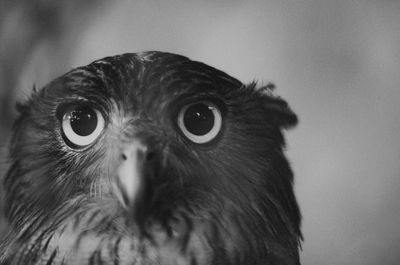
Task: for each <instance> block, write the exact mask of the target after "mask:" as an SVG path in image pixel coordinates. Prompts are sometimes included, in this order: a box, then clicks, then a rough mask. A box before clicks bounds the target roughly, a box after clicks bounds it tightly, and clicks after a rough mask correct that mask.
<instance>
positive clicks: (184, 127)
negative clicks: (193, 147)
mask: <svg viewBox="0 0 400 265" xmlns="http://www.w3.org/2000/svg"><path fill="white" fill-rule="evenodd" d="M221 125H222V116H221V111H220V110H219V108H218V107H217V106H216V105H215V104H214V103H212V102H210V101H200V102H195V103H191V104H188V105H186V106H184V107H183V108H182V109H181V110H180V112H179V114H178V126H179V128H180V129H181V131H182V133H183V134H184V135H185V136H186V137H187V138H189V139H190V140H191V141H192V142H195V143H198V144H203V143H207V142H209V141H211V140H212V139H214V138H215V137H216V136H217V135H218V133H219V131H220V130H221Z"/></svg>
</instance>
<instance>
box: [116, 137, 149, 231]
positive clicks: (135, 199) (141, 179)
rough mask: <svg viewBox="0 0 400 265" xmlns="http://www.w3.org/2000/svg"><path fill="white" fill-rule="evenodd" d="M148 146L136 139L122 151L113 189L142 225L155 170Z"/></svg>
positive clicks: (123, 204)
mask: <svg viewBox="0 0 400 265" xmlns="http://www.w3.org/2000/svg"><path fill="white" fill-rule="evenodd" d="M150 158H151V156H150V155H149V150H148V147H147V146H146V145H144V144H142V143H141V142H140V141H138V140H135V141H133V142H131V143H130V144H128V145H127V146H126V147H125V148H124V149H123V150H122V152H121V164H120V165H119V167H118V169H117V175H116V178H115V181H114V182H113V184H114V185H113V190H114V193H115V195H116V196H117V198H118V200H119V201H120V203H121V205H122V206H123V207H124V208H125V209H127V211H128V213H129V215H130V216H131V217H133V219H134V220H135V221H136V222H137V223H138V225H140V224H141V223H142V222H141V221H142V220H143V218H144V216H145V212H146V210H147V209H146V208H147V203H146V202H147V201H148V198H149V196H151V194H149V193H150V191H149V188H150V187H149V185H150V184H149V182H150V178H152V176H151V175H150V174H151V172H154V170H153V166H154V165H152V163H150V162H151V161H150V160H151V159H150Z"/></svg>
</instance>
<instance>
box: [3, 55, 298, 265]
mask: <svg viewBox="0 0 400 265" xmlns="http://www.w3.org/2000/svg"><path fill="white" fill-rule="evenodd" d="M19 109H20V112H21V117H20V118H19V120H18V121H17V122H16V125H15V133H14V137H13V142H12V147H11V159H12V161H13V165H12V166H11V168H10V170H9V172H8V175H7V177H6V179H5V186H6V190H7V205H8V208H7V215H8V218H9V220H10V222H11V224H12V226H13V227H14V229H15V230H17V231H18V230H21V229H23V228H24V227H25V226H26V223H31V222H32V221H31V220H32V217H34V216H47V218H49V216H57V215H61V214H60V213H61V212H62V213H64V214H65V211H64V210H65V208H67V207H69V208H71V209H73V210H75V211H79V209H82V208H85V207H86V208H90V207H91V205H95V207H96V209H99V212H100V215H102V216H104V220H107V222H110V227H111V226H113V225H114V226H117V225H115V224H116V223H118V227H121V226H122V227H123V229H122V230H123V231H124V233H132V237H134V236H136V235H140V236H141V237H149V238H155V240H156V241H157V238H158V237H159V235H160V232H159V231H160V229H161V230H162V231H164V232H165V234H166V235H167V236H170V237H173V236H176V238H177V242H178V243H177V244H178V245H179V244H181V245H182V244H189V245H190V244H195V243H193V242H194V241H193V240H192V241H193V242H192V241H191V235H192V234H195V235H197V237H196V238H202V239H203V241H202V242H206V243H202V244H201V245H202V246H205V245H207V248H213V247H217V248H224V249H225V251H226V253H222V252H221V253H222V254H220V256H218V255H216V256H215V257H214V259H216V260H217V259H218V258H220V259H223V258H224V257H225V256H229V255H236V254H233V253H245V252H246V251H251V250H254V249H259V248H260V247H259V246H260V245H263V246H264V247H263V248H265V250H263V251H261V252H260V253H259V252H256V253H258V254H254V257H255V258H254V259H261V258H262V257H263V255H264V256H265V255H266V254H265V253H267V252H268V251H270V252H271V249H273V247H271V246H272V245H273V244H275V243H276V242H277V243H276V244H277V246H278V247H276V249H277V250H276V251H275V250H274V251H275V252H276V253H275V252H274V251H272V252H274V253H275V254H274V255H275V256H274V255H272V256H271V255H270V256H271V260H272V259H275V258H276V257H278V256H283V254H282V255H281V254H280V253H279V249H280V248H285V247H289V248H291V253H290V255H289V258H287V259H288V260H295V259H296V256H297V246H298V241H299V238H300V230H299V220H300V217H299V211H298V207H297V204H296V200H295V198H294V195H293V190H292V173H291V171H290V168H289V166H288V163H287V161H286V159H285V157H284V155H283V153H282V147H283V145H284V140H283V136H282V132H281V130H282V128H287V127H290V126H292V125H294V124H295V123H296V121H297V119H296V116H295V114H294V113H293V112H292V111H291V110H290V109H289V107H288V106H287V104H286V102H285V101H283V100H282V99H280V98H278V97H275V96H273V95H272V93H271V89H269V88H267V87H257V86H256V85H255V84H250V85H243V84H242V83H241V82H239V81H238V80H236V79H234V78H232V77H230V76H228V75H227V74H225V73H223V72H221V71H219V70H216V69H214V68H212V67H210V66H207V65H205V64H202V63H199V62H194V61H191V60H189V59H188V58H186V57H182V56H178V55H173V54H167V53H160V52H147V53H141V54H124V55H120V56H115V57H108V58H104V59H102V60H98V61H95V62H94V63H92V64H90V65H88V66H85V67H80V68H77V69H74V70H72V71H70V72H69V73H67V74H65V75H64V76H62V77H60V78H58V79H56V80H54V81H53V82H51V83H50V84H48V85H47V86H45V87H44V88H43V89H42V90H40V91H39V92H37V93H35V94H33V95H32V97H31V98H30V99H29V100H28V101H27V103H25V104H23V105H20V107H19ZM73 210H71V211H73ZM71 214H72V213H71ZM64 217H65V215H64ZM39 219H41V218H39V217H38V220H39ZM116 220H118V222H117V221H116ZM38 222H39V221H38ZM43 222H44V221H43ZM60 222H62V221H60ZM38 226H39V224H38V225H37V226H31V227H32V231H31V232H30V234H34V233H35V230H37V228H38ZM112 231H113V233H116V234H118V233H121V229H120V230H118V229H116V228H115V227H114V229H113V230H112ZM127 231H128V232H127ZM188 242H189V243H188ZM190 242H192V243H190ZM198 244H199V243H197V245H198ZM238 250H240V251H239V252H238ZM243 255H244V254H243ZM217 256H218V257H217ZM222 256H224V257H222ZM225 258H226V257H225ZM276 259H277V258H276ZM250 260H251V259H250Z"/></svg>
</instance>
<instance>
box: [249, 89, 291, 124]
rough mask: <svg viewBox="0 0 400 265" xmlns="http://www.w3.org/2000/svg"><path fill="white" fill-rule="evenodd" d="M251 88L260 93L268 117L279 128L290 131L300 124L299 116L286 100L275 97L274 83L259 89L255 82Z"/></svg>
mask: <svg viewBox="0 0 400 265" xmlns="http://www.w3.org/2000/svg"><path fill="white" fill-rule="evenodd" d="M249 86H250V87H253V88H254V89H255V91H256V92H257V93H259V96H260V97H261V98H262V103H263V106H264V108H265V109H266V110H267V111H268V116H269V117H270V119H272V121H273V122H274V123H275V124H276V125H277V126H278V127H280V128H282V129H289V128H292V127H294V126H296V124H297V122H298V118H297V115H296V114H295V113H294V112H293V111H292V109H291V108H290V107H289V105H288V103H287V102H286V101H285V100H284V99H282V98H281V97H279V96H276V95H274V93H273V92H274V90H275V85H274V84H273V83H268V84H267V85H265V86H260V87H257V85H256V83H255V82H253V83H251V84H250V85H249Z"/></svg>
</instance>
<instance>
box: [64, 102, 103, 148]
mask: <svg viewBox="0 0 400 265" xmlns="http://www.w3.org/2000/svg"><path fill="white" fill-rule="evenodd" d="M61 127H62V135H63V138H64V141H65V142H66V143H67V145H69V146H70V147H71V148H82V147H84V146H87V145H89V144H91V143H92V142H94V141H95V140H96V139H97V137H99V135H100V133H101V132H102V131H103V129H104V118H103V115H102V114H101V112H100V111H98V110H97V109H95V108H93V107H91V106H87V105H77V106H71V107H69V108H67V109H66V111H65V112H64V114H63V116H62V121H61Z"/></svg>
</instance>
